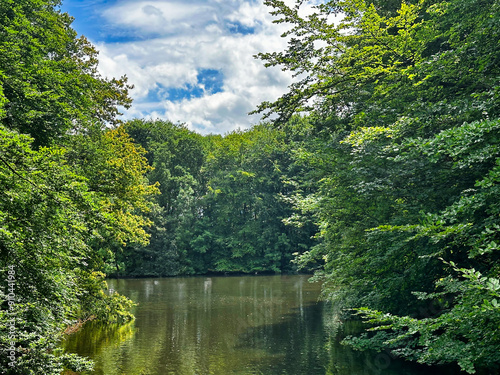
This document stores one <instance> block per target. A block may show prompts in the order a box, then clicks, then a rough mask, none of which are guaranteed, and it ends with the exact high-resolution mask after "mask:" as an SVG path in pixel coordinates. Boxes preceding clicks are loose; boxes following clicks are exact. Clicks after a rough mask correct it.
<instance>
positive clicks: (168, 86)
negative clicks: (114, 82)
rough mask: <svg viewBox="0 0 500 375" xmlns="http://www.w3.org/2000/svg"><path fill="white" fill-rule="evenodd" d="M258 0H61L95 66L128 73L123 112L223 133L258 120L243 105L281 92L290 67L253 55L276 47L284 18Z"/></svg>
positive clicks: (104, 70) (112, 72)
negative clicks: (94, 53)
mask: <svg viewBox="0 0 500 375" xmlns="http://www.w3.org/2000/svg"><path fill="white" fill-rule="evenodd" d="M270 10H271V9H270V8H269V7H267V6H265V5H264V4H263V2H262V0H177V1H176V0H63V3H62V11H64V12H68V13H69V14H70V15H71V16H73V17H74V18H75V21H74V22H73V25H72V27H73V28H74V29H75V30H76V31H77V32H78V33H79V34H83V35H85V36H86V37H87V38H88V39H89V40H90V41H91V42H92V44H94V45H95V46H96V48H97V49H98V50H99V70H100V72H101V74H102V75H103V76H106V77H108V78H111V77H116V78H118V77H121V76H122V75H125V74H126V75H127V77H128V79H129V83H131V84H133V85H134V89H133V90H131V92H130V94H131V97H132V98H133V99H134V102H133V104H132V108H130V109H129V110H125V109H123V111H122V112H123V113H124V115H123V119H125V120H127V119H132V118H147V119H164V120H170V121H172V122H174V123H177V122H181V123H186V124H187V125H188V127H189V128H190V129H191V130H194V131H196V132H198V133H201V134H208V133H214V134H224V133H227V132H229V131H232V130H235V129H237V128H241V129H245V128H248V127H250V126H251V125H252V124H257V123H258V122H259V121H260V115H251V116H249V115H248V113H249V112H250V111H252V110H254V109H256V107H257V105H258V104H260V103H261V102H263V101H274V100H276V99H277V98H278V97H280V96H281V95H282V94H283V93H285V92H286V89H287V86H288V85H289V84H290V83H291V82H292V78H291V75H290V74H289V73H288V72H283V71H281V69H280V68H279V67H276V68H265V67H264V63H263V61H261V60H258V59H255V58H254V57H253V55H255V54H257V53H259V52H273V51H281V50H283V49H285V47H286V41H285V40H284V39H283V38H281V37H280V35H281V34H282V33H283V32H284V31H285V30H286V27H287V26H285V25H283V24H273V23H272V21H273V19H274V18H273V17H272V16H271V15H270V14H269V11H270Z"/></svg>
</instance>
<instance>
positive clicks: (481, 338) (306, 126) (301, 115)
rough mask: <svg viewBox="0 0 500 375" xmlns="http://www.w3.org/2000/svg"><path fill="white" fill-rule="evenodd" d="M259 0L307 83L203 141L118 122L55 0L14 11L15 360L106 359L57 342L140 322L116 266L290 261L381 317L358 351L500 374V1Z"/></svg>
mask: <svg viewBox="0 0 500 375" xmlns="http://www.w3.org/2000/svg"><path fill="white" fill-rule="evenodd" d="M264 2H265V4H266V5H268V6H269V7H270V10H271V12H272V14H274V15H275V16H277V17H278V18H277V21H276V22H278V23H286V24H288V25H289V26H290V27H289V31H288V32H287V33H285V34H284V35H283V37H286V38H288V41H289V42H288V47H287V49H286V50H284V51H276V52H272V53H261V54H259V55H258V56H256V57H257V58H259V59H261V60H262V61H263V63H264V64H265V65H266V66H278V67H281V68H282V69H284V70H287V71H290V72H292V73H293V74H294V77H295V79H294V83H292V84H291V85H290V86H289V88H288V91H287V93H285V94H284V95H283V96H282V97H280V98H278V99H277V100H276V101H274V102H264V103H262V104H261V105H260V106H259V107H258V108H256V109H255V113H260V114H262V118H263V120H262V122H261V123H260V124H255V126H253V127H252V128H251V129H248V130H240V131H234V132H231V133H228V134H224V135H213V134H211V135H205V136H202V135H200V134H197V133H195V132H193V131H191V130H189V129H188V127H187V126H186V125H185V124H183V123H174V122H171V121H166V120H147V119H134V120H130V121H123V120H121V119H120V112H119V108H121V107H125V108H128V107H130V106H131V105H132V100H131V98H130V96H129V90H130V89H132V87H131V86H130V85H129V84H128V82H127V78H126V77H120V78H108V77H103V76H101V74H100V73H99V70H98V63H99V61H98V51H97V49H96V48H95V47H94V46H93V45H92V44H91V43H90V42H89V41H88V40H87V39H86V38H85V36H78V35H77V33H76V32H75V31H74V30H73V29H72V28H71V23H72V21H73V19H72V18H71V17H70V16H69V15H68V14H66V13H63V12H61V11H60V8H59V7H60V1H58V0H3V1H1V2H0V26H1V27H0V144H1V146H0V186H1V192H2V193H1V194H0V254H1V256H0V270H1V275H2V280H3V281H2V283H3V285H2V287H1V288H0V305H1V309H0V321H1V325H0V351H2V355H1V356H0V372H1V373H6V374H60V373H61V372H62V371H63V370H65V369H70V370H73V371H82V370H84V369H91V368H92V363H91V362H90V361H89V360H87V359H85V358H82V357H79V356H77V355H73V354H71V355H70V354H67V353H64V352H63V351H62V349H61V348H60V347H59V346H58V343H59V341H60V338H61V337H62V335H63V334H64V331H65V330H66V329H67V328H68V327H71V326H73V325H75V324H81V323H84V322H86V321H88V320H101V321H104V322H126V321H129V320H130V319H133V315H132V314H131V312H130V309H131V307H132V306H133V301H131V300H129V299H128V298H126V297H124V296H121V295H119V294H117V293H115V294H112V295H108V294H106V293H104V291H103V289H106V284H105V278H106V277H151V276H154V277H161V276H177V275H201V274H221V275H227V274H236V273H245V274H262V273H288V272H290V273H293V272H307V273H313V274H314V276H313V279H315V280H320V281H322V283H323V293H322V295H323V298H324V299H326V300H329V301H332V302H333V303H335V304H336V305H337V306H339V308H340V309H342V310H343V311H345V314H346V316H347V315H350V316H351V317H352V316H354V317H355V318H357V319H363V320H364V321H365V322H366V327H367V330H366V332H365V333H363V334H362V335H359V336H353V337H347V338H346V339H345V340H344V343H345V344H346V345H350V346H352V347H353V348H356V349H358V350H379V351H382V350H385V351H389V352H390V353H391V354H392V355H394V356H397V357H401V358H405V359H407V360H410V361H416V362H418V363H421V364H429V365H432V364H446V363H451V364H456V365H458V366H459V368H460V369H461V371H463V372H464V373H470V374H473V373H485V374H495V373H497V371H498V369H499V366H500V275H499V271H500V263H499V250H500V203H499V202H500V184H499V183H500V3H499V2H498V1H495V0H448V1H441V0H408V1H406V2H402V1H400V0H391V1H387V0H372V1H370V0H326V1H323V2H319V3H318V5H316V7H315V10H316V11H315V12H314V13H312V14H310V13H306V14H305V13H304V12H301V8H302V7H303V6H304V3H305V2H304V1H297V2H296V3H295V5H292V6H289V5H287V3H285V2H283V1H279V0H265V1H264ZM339 15H341V16H342V17H336V18H335V19H336V20H337V21H336V22H335V23H334V22H332V17H333V16H339ZM339 20H340V21H339ZM256 79H258V77H256ZM175 120H180V121H182V119H175Z"/></svg>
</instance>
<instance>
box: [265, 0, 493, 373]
mask: <svg viewBox="0 0 500 375" xmlns="http://www.w3.org/2000/svg"><path fill="white" fill-rule="evenodd" d="M267 4H269V5H271V6H273V7H274V11H273V13H274V14H275V15H280V16H281V19H280V20H278V21H277V22H289V23H291V24H292V28H291V29H290V31H289V32H288V33H286V34H285V36H290V42H289V46H288V49H287V50H286V51H284V52H277V53H276V52H275V53H265V54H260V57H261V58H263V59H264V60H266V61H267V63H266V64H267V65H281V66H282V67H283V68H284V69H286V70H291V71H293V72H294V73H296V74H297V81H296V82H295V83H293V84H292V85H291V86H290V88H289V92H288V93H286V94H285V95H284V96H282V97H281V98H280V99H278V100H277V101H276V102H274V103H263V104H262V105H261V106H260V107H259V109H258V110H259V111H262V112H265V113H266V114H271V113H276V114H278V117H277V119H276V121H275V123H276V124H279V125H280V126H283V127H284V128H286V125H283V124H284V123H285V122H286V121H287V119H289V118H290V117H291V116H292V115H293V114H294V113H297V112H301V111H302V112H304V111H305V112H309V118H310V121H311V122H313V123H314V124H315V126H316V129H317V133H316V139H314V140H311V141H310V142H309V143H308V144H306V145H305V147H304V148H303V149H302V150H301V151H300V152H299V153H298V156H299V157H300V158H301V159H303V160H306V161H307V162H308V163H310V165H311V166H315V167H316V168H317V170H318V172H317V177H316V178H317V179H316V181H317V190H316V191H315V192H314V193H313V194H312V195H309V196H304V197H303V199H301V200H298V201H297V206H298V207H299V208H300V207H302V208H306V209H309V210H310V211H311V212H313V213H314V215H315V217H316V219H317V221H318V222H319V225H320V228H321V232H320V235H321V238H322V242H321V243H320V244H319V245H318V246H317V247H315V248H314V249H312V250H311V251H309V252H307V253H305V254H303V255H302V256H301V257H300V259H299V260H301V261H303V262H307V261H309V260H314V261H317V260H323V261H324V270H323V271H322V272H321V273H318V274H317V276H318V277H320V278H322V279H323V280H325V284H324V285H325V295H327V296H329V297H330V298H337V299H338V300H339V301H342V302H344V303H345V305H344V306H345V307H360V306H366V307H367V308H368V309H362V310H360V311H361V312H363V313H364V314H366V315H367V316H368V317H369V318H372V319H373V320H372V323H373V322H375V323H378V324H383V325H382V327H380V328H381V329H383V330H384V329H387V330H388V331H390V330H391V329H392V330H393V332H392V334H387V333H384V334H379V335H377V336H375V338H373V337H371V336H367V337H366V338H367V340H364V341H356V340H352V341H351V342H354V343H357V344H359V343H361V344H359V345H358V347H359V348H366V347H367V346H368V347H376V348H381V347H384V346H385V347H389V348H391V349H392V350H393V352H394V353H395V354H396V355H401V356H405V357H407V358H410V359H416V360H419V361H421V362H424V363H436V362H458V363H459V364H460V366H462V368H463V369H464V370H466V371H469V372H474V371H475V369H476V368H480V367H492V366H494V365H495V364H497V363H498V362H499V361H500V359H499V358H498V356H497V355H496V354H495V353H498V348H499V347H500V342H499V340H498V336H497V335H489V333H488V332H489V331H488V327H493V326H495V324H497V322H498V309H497V307H496V303H495V302H493V300H495V301H496V299H495V297H496V296H497V295H496V291H495V290H496V289H495V288H494V286H495V285H496V283H497V281H498V268H497V266H496V264H497V261H498V255H497V251H496V243H497V242H496V236H497V229H495V228H496V225H497V224H496V221H497V220H496V216H495V214H494V213H495V212H496V211H497V209H498V203H497V201H496V200H495V199H496V196H495V194H496V193H495V191H496V188H495V187H494V186H495V183H494V182H493V181H496V177H495V176H496V169H497V161H496V158H497V150H498V131H497V130H496V124H497V119H498V117H499V104H500V102H499V101H498V98H499V96H498V88H499V86H498V77H499V75H500V69H499V68H500V66H499V61H500V60H499V59H498V56H499V52H500V51H499V45H498V43H496V41H497V39H498V33H499V31H498V28H497V27H496V26H495V25H496V23H497V22H498V20H499V19H500V13H499V7H498V4H497V3H496V2H494V1H479V0H467V1H449V2H440V1H421V2H414V3H400V4H398V6H397V7H395V8H393V7H392V5H393V4H394V3H391V5H390V6H389V7H386V8H384V7H382V6H381V3H380V2H377V3H375V4H371V3H370V2H364V1H345V2H337V1H327V2H325V3H322V4H321V5H318V6H317V8H316V9H317V12H316V13H314V14H312V15H309V16H304V17H302V16H301V14H302V13H301V6H302V5H303V4H304V2H300V1H298V2H296V6H295V7H288V6H286V5H285V4H284V3H283V2H280V1H268V2H267ZM335 14H337V15H342V16H343V18H342V20H337V22H336V23H335V24H334V23H332V17H331V16H332V15H335ZM486 181H488V182H486ZM485 249H488V250H485ZM439 258H441V259H442V260H440V259H439ZM450 265H454V266H450ZM457 272H458V273H457ZM417 292H418V293H420V294H417V296H419V297H421V298H417V296H416V295H415V293H417ZM443 301H445V303H444V304H443V306H444V307H443V308H440V309H437V310H435V309H429V306H432V305H434V304H439V303H441V302H443ZM375 310H379V311H384V312H386V313H387V312H389V313H391V315H386V314H384V313H379V312H376V311H375ZM429 311H434V312H433V313H432V314H430V315H429ZM396 314H399V315H405V314H408V315H411V318H410V317H409V316H406V317H405V316H399V317H396ZM487 315H489V316H490V318H491V320H485V317H486V316H487ZM466 316H469V317H470V318H471V319H472V320H473V321H474V322H475V323H476V324H479V325H482V326H484V327H485V330H484V331H483V330H481V331H474V332H470V334H467V333H466V332H467V330H468V329H469V328H470V325H469V323H470V322H467V320H466V319H465V317H466ZM452 319H455V320H454V321H453V324H452V323H450V322H451V320H452ZM387 323H389V324H387ZM486 336H488V337H486ZM445 346H450V347H451V346H452V347H454V348H457V351H458V353H459V354H457V355H452V354H451V353H450V352H449V351H448V350H446V349H443V348H444V347H445ZM459 349H460V350H459ZM480 353H482V354H480Z"/></svg>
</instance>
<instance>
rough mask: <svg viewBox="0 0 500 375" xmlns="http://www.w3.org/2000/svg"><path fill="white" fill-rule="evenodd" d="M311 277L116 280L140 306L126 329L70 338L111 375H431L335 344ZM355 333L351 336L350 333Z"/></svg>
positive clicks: (334, 327) (331, 317)
mask: <svg viewBox="0 0 500 375" xmlns="http://www.w3.org/2000/svg"><path fill="white" fill-rule="evenodd" d="M307 279H308V277H307V276H243V277H193V278H166V279H130V280H111V281H109V282H108V285H109V287H110V288H112V289H114V290H116V291H118V292H119V293H120V294H124V295H126V296H128V297H130V298H132V299H133V300H134V301H136V302H137V303H138V304H139V305H138V306H137V307H136V310H135V316H136V320H135V321H134V322H132V323H130V324H128V325H126V326H119V327H116V326H102V325H97V324H87V325H86V326H85V328H84V329H83V330H81V331H80V332H78V333H76V334H74V335H71V336H69V337H68V338H67V339H66V342H65V347H66V348H67V350H68V351H70V352H75V353H79V354H81V355H85V356H88V357H91V358H92V359H93V360H94V361H95V362H96V368H95V372H94V373H95V374H104V375H115V374H116V375H125V374H126V375H140V374H142V375H209V374H210V375H228V374H238V375H250V374H262V375H278V374H280V375H281V374H286V375H315V374H321V375H327V374H328V375H334V374H335V375H356V374H359V375H372V374H373V375H378V374H384V375H403V374H405V375H424V374H425V375H429V374H442V373H443V372H438V371H433V372H431V371H430V370H429V369H427V368H422V367H414V366H410V365H408V364H406V363H403V362H400V361H397V360H395V359H393V358H391V357H390V356H389V355H387V354H384V353H382V354H366V353H358V352H353V351H351V350H349V349H348V348H346V347H344V346H342V345H340V344H339V343H338V336H339V333H341V332H340V331H343V333H346V332H345V331H346V330H347V331H349V330H352V329H354V327H351V326H349V325H347V326H346V325H344V326H342V328H339V327H340V325H339V322H338V319H337V317H336V316H335V314H333V313H332V311H331V308H330V307H329V306H328V305H327V304H325V303H319V302H317V298H318V294H319V288H320V286H319V285H318V284H311V283H309V282H308V281H307ZM347 333H348V332H347Z"/></svg>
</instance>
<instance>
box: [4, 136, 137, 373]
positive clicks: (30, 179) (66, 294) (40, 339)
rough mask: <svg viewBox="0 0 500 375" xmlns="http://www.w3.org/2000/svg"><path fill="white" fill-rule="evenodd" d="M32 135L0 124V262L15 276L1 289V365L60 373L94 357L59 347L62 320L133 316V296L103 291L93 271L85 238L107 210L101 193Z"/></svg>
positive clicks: (7, 369) (61, 153)
mask: <svg viewBox="0 0 500 375" xmlns="http://www.w3.org/2000/svg"><path fill="white" fill-rule="evenodd" d="M32 142H33V140H32V138H30V137H28V136H26V135H21V134H19V133H17V132H14V131H11V130H8V129H5V128H4V127H1V128H0V146H1V147H0V149H1V150H2V154H1V155H0V163H1V165H0V186H1V188H2V192H3V194H2V196H1V198H0V228H1V229H0V252H1V256H0V270H1V273H2V279H3V280H13V282H12V284H9V286H8V287H5V288H4V286H2V288H1V290H0V304H1V310H0V320H1V321H2V324H1V327H2V328H1V330H0V340H1V342H2V352H3V355H2V356H0V370H1V372H2V373H6V374H14V373H15V374H25V373H26V374H27V373H33V371H34V372H36V373H44V374H59V373H60V372H61V371H62V370H63V366H67V367H69V368H73V369H75V370H82V369H84V368H89V366H90V365H91V364H90V363H89V362H88V361H86V360H83V359H81V358H79V357H77V356H73V355H67V354H64V353H61V352H60V350H57V346H58V340H59V338H60V337H61V335H62V332H63V330H64V328H66V327H67V326H68V325H70V324H73V323H75V322H76V321H78V320H80V321H85V320H88V319H93V318H97V319H101V320H104V321H110V320H122V319H124V320H128V319H131V318H132V316H131V315H130V313H129V312H127V309H129V308H130V307H131V302H130V301H129V300H127V299H125V298H123V297H121V296H119V295H117V294H116V295H113V296H110V297H108V296H106V295H105V294H104V293H103V291H102V288H103V287H105V284H104V282H103V276H104V275H102V274H99V273H96V272H95V267H94V264H96V263H97V262H98V255H97V254H96V253H95V252H94V251H93V249H92V247H91V246H90V245H89V244H90V243H92V241H94V240H98V239H99V237H100V235H99V231H100V230H101V226H102V224H103V217H105V215H106V214H107V213H106V209H105V208H103V207H102V206H101V202H102V197H100V196H99V194H98V193H97V192H93V191H91V189H90V188H89V186H88V180H87V179H86V178H85V177H83V176H80V175H78V174H75V172H74V168H73V167H72V166H71V165H69V164H68V163H67V161H66V156H67V155H66V150H65V149H63V148H61V147H51V148H41V149H39V150H37V151H35V150H33V149H32V147H31V143H32ZM9 348H13V349H9ZM7 353H8V354H9V355H7ZM12 353H13V354H12ZM9 357H10V358H9ZM9 363H13V364H14V366H12V365H9Z"/></svg>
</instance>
